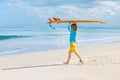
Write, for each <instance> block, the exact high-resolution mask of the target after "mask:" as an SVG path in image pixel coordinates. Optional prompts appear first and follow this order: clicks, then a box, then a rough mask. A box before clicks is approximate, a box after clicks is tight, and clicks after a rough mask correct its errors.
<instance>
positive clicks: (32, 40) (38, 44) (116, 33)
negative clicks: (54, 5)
mask: <svg viewBox="0 0 120 80" xmlns="http://www.w3.org/2000/svg"><path fill="white" fill-rule="evenodd" d="M118 41H120V27H119V26H118V27H113V26H112V27H79V28H78V30H77V44H78V46H84V45H94V44H102V43H109V42H118ZM68 47H69V31H68V30H67V28H66V27H61V28H60V27H58V28H56V29H51V28H38V29H1V30H0V55H7V54H18V53H20V54H21V53H29V52H34V51H43V50H51V49H57V48H68Z"/></svg>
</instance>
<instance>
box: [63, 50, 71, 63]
mask: <svg viewBox="0 0 120 80" xmlns="http://www.w3.org/2000/svg"><path fill="white" fill-rule="evenodd" d="M71 53H72V52H70V51H69V53H68V58H67V61H66V62H63V63H64V64H69V62H70V59H71Z"/></svg>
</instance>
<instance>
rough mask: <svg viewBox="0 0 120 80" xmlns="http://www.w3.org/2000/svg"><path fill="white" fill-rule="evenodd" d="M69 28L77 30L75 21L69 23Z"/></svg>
mask: <svg viewBox="0 0 120 80" xmlns="http://www.w3.org/2000/svg"><path fill="white" fill-rule="evenodd" d="M71 28H72V29H73V30H75V31H76V30H77V24H76V23H72V24H71Z"/></svg>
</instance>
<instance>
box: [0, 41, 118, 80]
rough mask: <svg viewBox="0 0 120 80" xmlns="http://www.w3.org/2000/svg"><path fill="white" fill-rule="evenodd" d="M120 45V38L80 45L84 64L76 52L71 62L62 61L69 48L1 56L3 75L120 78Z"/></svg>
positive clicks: (16, 79)
mask: <svg viewBox="0 0 120 80" xmlns="http://www.w3.org/2000/svg"><path fill="white" fill-rule="evenodd" d="M119 49H120V42H115V43H108V44H99V45H92V46H82V47H78V51H79V53H80V55H81V56H82V59H83V61H84V63H85V64H84V65H81V64H80V63H79V60H78V59H77V58H76V56H74V54H73V56H72V58H71V61H70V64H69V65H63V64H62V62H64V61H66V58H67V52H68V48H63V49H55V50H48V51H42V52H32V53H27V54H15V55H8V56H0V75H1V76H0V79H1V80H8V79H9V80H27V79H28V80H36V79H38V80H39V79H42V80H51V79H52V80H59V79H60V80H80V79H82V80H102V79H104V80H110V79H112V80H119V79H120V71H119V70H120V57H119V56H120V50H119ZM6 76H7V77H6ZM86 76H87V77H86Z"/></svg>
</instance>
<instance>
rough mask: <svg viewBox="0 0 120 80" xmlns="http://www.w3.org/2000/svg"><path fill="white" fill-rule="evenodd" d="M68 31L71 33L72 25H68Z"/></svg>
mask: <svg viewBox="0 0 120 80" xmlns="http://www.w3.org/2000/svg"><path fill="white" fill-rule="evenodd" d="M68 30H69V31H71V23H70V22H69V23H68Z"/></svg>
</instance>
